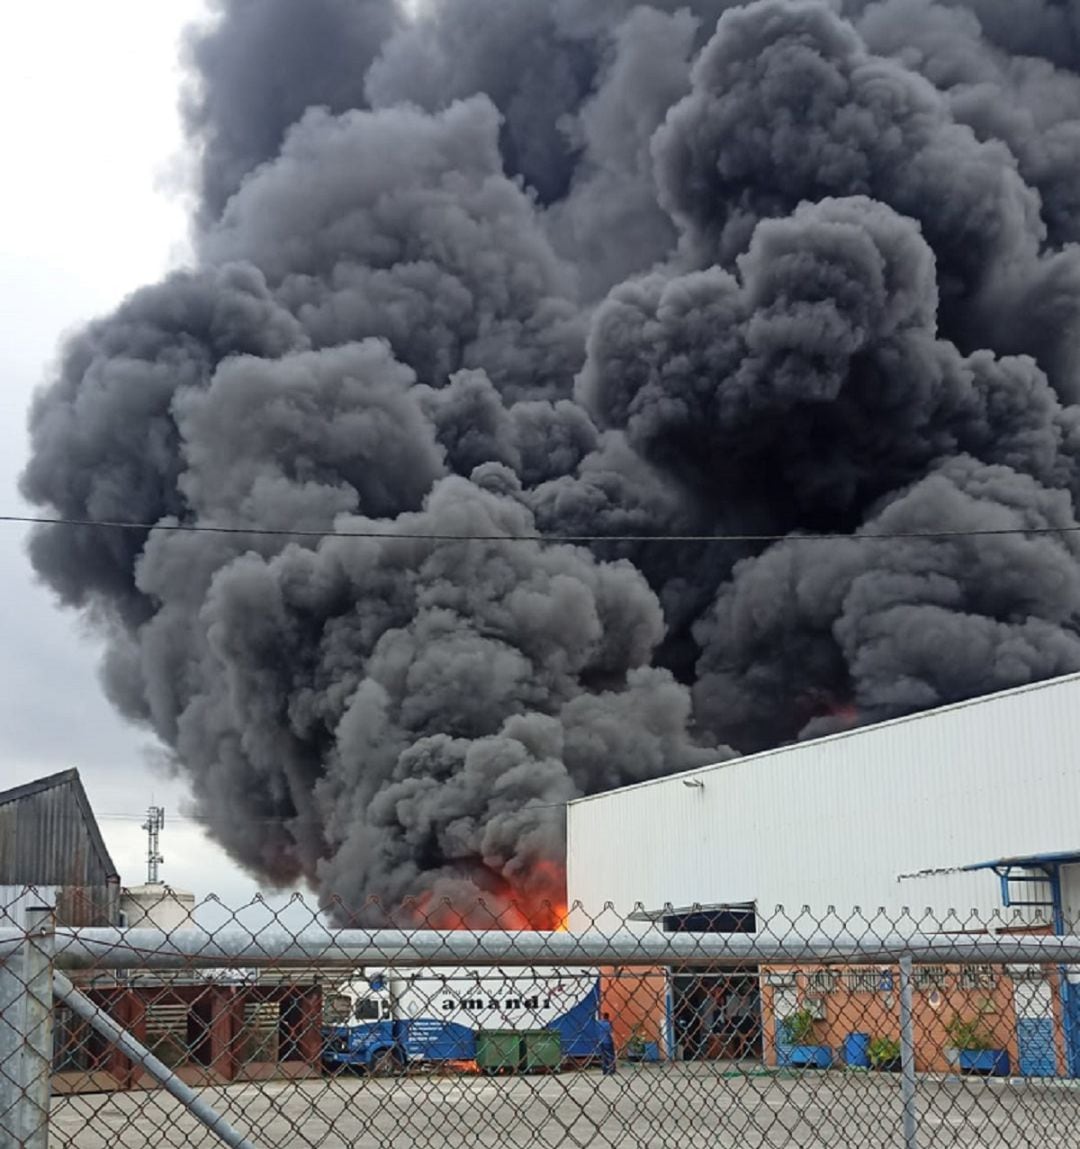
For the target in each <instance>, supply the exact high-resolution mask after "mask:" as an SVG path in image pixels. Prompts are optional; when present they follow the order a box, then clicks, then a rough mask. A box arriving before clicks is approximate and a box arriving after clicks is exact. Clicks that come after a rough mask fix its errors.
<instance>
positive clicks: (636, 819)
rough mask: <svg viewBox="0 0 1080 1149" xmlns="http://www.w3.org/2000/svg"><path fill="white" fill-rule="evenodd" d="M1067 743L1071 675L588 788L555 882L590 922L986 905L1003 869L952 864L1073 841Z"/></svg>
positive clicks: (1073, 688)
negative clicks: (635, 781)
mask: <svg viewBox="0 0 1080 1149" xmlns="http://www.w3.org/2000/svg"><path fill="white" fill-rule="evenodd" d="M1078 747H1080V675H1070V676H1068V677H1066V678H1061V679H1055V680H1053V681H1051V682H1046V683H1041V684H1037V685H1034V686H1028V687H1022V688H1020V689H1017V690H1012V691H1007V692H1004V693H1001V694H997V695H993V696H990V697H988V698H983V699H978V700H973V701H971V702H965V703H961V704H957V705H954V706H949V707H945V708H942V709H940V710H935V711H930V712H927V713H924V714H920V715H914V716H911V717H908V718H902V719H897V720H895V721H892V722H886V723H882V724H880V725H878V726H870V727H863V728H860V729H857V730H853V731H849V732H846V733H843V734H836V735H833V736H831V737H828V738H823V739H820V740H817V741H814V742H806V743H802V744H799V745H796V746H790V747H785V748H782V749H779V750H774V751H769V752H767V753H764V754H755V755H753V756H750V757H747V758H743V759H738V760H735V761H733V762H726V763H721V764H719V765H716V766H707V767H704V768H702V769H698V770H694V771H691V772H689V773H686V774H682V775H678V776H676V777H672V778H666V779H660V780H656V781H653V782H646V783H642V784H640V785H637V786H632V787H629V788H627V789H625V790H621V791H615V792H612V793H609V794H603V795H597V796H594V797H591V798H583V799H580V800H578V801H576V802H573V803H571V805H570V807H569V810H568V815H567V823H568V824H567V835H568V845H567V854H568V857H567V871H568V872H567V882H568V892H569V894H570V898H571V901H572V902H573V901H575V900H579V901H580V902H581V903H582V905H583V907H584V908H585V910H586V911H587V912H591V913H593V914H595V913H597V912H598V910H599V908H600V907H603V906H604V904H605V903H607V902H613V903H614V904H615V906H616V907H617V911H618V912H619V913H626V912H628V911H630V910H632V909H633V908H634V906H635V904H638V903H640V904H642V905H643V906H644V907H645V908H647V909H655V908H658V907H662V906H663V905H665V904H666V903H671V904H674V905H688V904H692V903H695V902H696V903H702V904H724V903H728V904H730V903H743V902H754V903H756V905H757V907H758V909H759V916H760V917H761V918H767V917H768V916H769V915H770V914H771V913H772V912H773V911H774V909H775V907H777V906H780V905H782V906H784V907H785V908H786V909H787V910H788V912H789V913H790V912H792V911H794V912H798V911H799V910H800V909H801V907H803V906H809V907H811V908H812V910H813V911H814V912H816V913H818V914H823V913H824V912H825V910H826V908H827V907H829V906H835V907H836V909H837V911H838V912H839V913H840V914H841V916H843V915H845V914H849V913H850V912H851V911H852V909H853V908H854V907H856V906H859V907H862V908H863V910H864V912H866V913H873V912H875V911H876V910H877V908H878V907H884V908H885V910H886V911H887V912H888V913H890V914H897V913H898V912H899V911H900V909H901V908H902V907H905V906H910V907H912V908H913V909H916V910H921V909H923V908H925V907H931V908H933V910H934V911H935V913H937V914H944V913H945V912H946V911H947V910H949V909H951V908H955V909H956V910H958V911H961V912H966V911H969V910H972V909H974V910H976V911H978V912H979V913H982V914H989V913H991V912H993V911H995V910H998V909H1000V907H1001V890H1000V885H999V882H998V879H997V878H996V877H995V876H994V875H993V874H992V873H989V872H977V873H964V872H960V869H961V867H964V866H967V865H970V864H972V863H977V862H983V861H985V860H987V859H992V858H1001V857H1009V856H1017V855H1030V854H1040V853H1042V854H1045V853H1053V852H1065V851H1072V850H1076V849H1077V848H1078V847H1080V760H1078V757H1077V752H1078ZM927 871H938V872H930V873H928V872H927ZM1033 892H1034V891H1033ZM1070 892H1071V891H1070Z"/></svg>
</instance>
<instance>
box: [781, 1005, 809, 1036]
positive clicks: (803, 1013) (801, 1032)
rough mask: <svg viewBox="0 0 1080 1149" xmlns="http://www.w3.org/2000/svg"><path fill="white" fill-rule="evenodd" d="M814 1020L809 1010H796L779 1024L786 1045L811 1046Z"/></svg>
mask: <svg viewBox="0 0 1080 1149" xmlns="http://www.w3.org/2000/svg"><path fill="white" fill-rule="evenodd" d="M815 1021H816V1018H815V1017H814V1014H813V1012H812V1011H811V1010H809V1009H797V1010H796V1011H795V1012H794V1013H793V1014H791V1015H790V1016H788V1017H785V1018H784V1020H783V1021H782V1022H781V1023H780V1025H781V1027H782V1028H783V1031H784V1040H785V1041H786V1042H787V1044H788V1045H813V1044H814V1023H815Z"/></svg>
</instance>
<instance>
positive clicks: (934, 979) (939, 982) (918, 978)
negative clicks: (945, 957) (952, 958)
mask: <svg viewBox="0 0 1080 1149" xmlns="http://www.w3.org/2000/svg"><path fill="white" fill-rule="evenodd" d="M945 977H946V973H945V967H944V966H943V965H918V966H916V967H915V969H914V971H913V972H912V983H913V985H914V987H915V988H916V989H920V990H924V991H927V992H932V991H933V990H935V989H944V988H945Z"/></svg>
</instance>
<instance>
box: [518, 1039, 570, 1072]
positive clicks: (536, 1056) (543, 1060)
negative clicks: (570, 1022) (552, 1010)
mask: <svg viewBox="0 0 1080 1149" xmlns="http://www.w3.org/2000/svg"><path fill="white" fill-rule="evenodd" d="M521 1042H522V1045H523V1046H524V1053H525V1059H524V1060H525V1072H526V1073H557V1072H558V1070H559V1066H561V1065H562V1037H561V1035H560V1034H558V1033H555V1032H554V1031H553V1030H550V1029H534V1030H528V1031H527V1032H525V1033H523V1034H522V1035H521Z"/></svg>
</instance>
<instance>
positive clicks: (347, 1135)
mask: <svg viewBox="0 0 1080 1149" xmlns="http://www.w3.org/2000/svg"><path fill="white" fill-rule="evenodd" d="M41 901H42V899H40V898H36V897H35V891H33V890H27V891H24V892H23V893H22V894H21V896H20V898H19V900H18V902H17V903H12V904H10V905H8V906H6V907H0V1004H2V1006H3V1011H2V1012H3V1016H2V1021H0V1144H2V1145H4V1146H7V1145H11V1146H20V1147H22V1149H49V1147H58V1146H73V1147H74V1146H77V1147H79V1149H99V1147H100V1149H118V1147H125V1149H128V1147H129V1149H143V1147H146V1149H150V1147H154V1149H156V1147H158V1146H167V1145H175V1146H192V1145H193V1146H198V1145H206V1146H216V1145H219V1144H226V1145H231V1146H238V1147H243V1149H247V1147H249V1146H250V1147H265V1149H269V1147H270V1146H275V1147H291V1146H297V1147H299V1146H328V1147H337V1146H342V1147H343V1146H395V1147H396V1146H406V1145H410V1146H411V1145H418V1146H424V1147H426V1146H431V1147H433V1149H434V1147H442V1146H459V1145H461V1146H464V1145H469V1146H492V1147H496V1146H499V1147H502V1146H510V1147H517V1146H521V1147H524V1146H538V1147H539V1146H552V1147H554V1146H586V1145H588V1146H592V1145H612V1146H657V1147H659V1146H671V1147H672V1149H675V1147H679V1149H682V1147H684V1146H702V1147H704V1146H709V1147H718V1146H731V1147H736V1146H738V1147H740V1149H743V1147H750V1146H868V1145H872V1146H893V1145H895V1146H905V1147H910V1146H924V1147H925V1146H951V1145H957V1146H1002V1147H1004V1146H1009V1147H1015V1146H1033V1147H1035V1146H1038V1147H1039V1149H1043V1147H1054V1146H1077V1145H1080V1104H1078V1101H1080V1092H1078V1089H1077V1081H1076V1077H1077V1071H1078V1066H1080V1059H1078V1051H1080V1025H1078V1024H1077V1019H1078V1016H1080V1010H1078V1008H1077V1003H1078V1001H1080V937H1077V936H1073V935H1077V934H1080V930H1076V929H1066V930H1065V931H1064V933H1063V932H1062V930H1061V923H1058V931H1057V932H1056V933H1055V932H1053V930H1052V929H1051V927H1050V926H1043V925H1042V924H1041V923H1039V922H1038V921H1037V920H1036V921H1035V924H1032V922H1031V920H1030V919H1029V920H1028V921H1027V922H1026V923H1024V924H1019V923H1017V922H1011V921H1009V920H1007V919H1006V918H1005V917H1002V918H1000V919H999V918H994V919H991V920H985V921H984V920H979V919H978V918H977V917H975V916H974V915H972V916H970V917H967V918H963V919H961V918H958V917H957V916H956V915H955V914H948V915H942V916H941V917H936V916H935V915H932V914H929V913H927V914H922V915H920V916H918V917H913V916H912V915H909V914H905V915H902V916H900V917H898V918H889V917H886V916H885V915H884V914H881V915H866V914H862V913H854V914H851V915H847V916H841V915H838V914H836V913H835V912H834V911H829V912H828V913H826V914H823V915H821V916H817V915H814V914H813V913H811V912H810V911H809V910H803V911H800V912H798V913H794V914H792V913H786V912H784V911H783V910H781V909H778V910H776V911H775V913H773V914H771V915H767V916H766V915H763V914H762V912H761V911H760V909H758V910H755V911H754V912H752V913H747V914H746V915H745V917H740V915H739V914H738V913H736V914H732V913H731V912H725V913H723V914H719V915H717V914H714V913H712V912H711V911H704V910H703V911H701V912H700V913H692V914H690V915H686V914H682V915H681V916H680V917H679V923H680V925H679V930H680V931H681V932H669V930H671V929H672V928H673V927H672V920H673V919H665V918H664V917H663V915H661V916H660V917H657V916H656V915H653V916H652V917H650V918H647V919H646V918H645V916H644V915H640V914H629V915H627V916H626V917H625V918H624V917H623V916H621V915H619V914H617V913H616V912H615V911H614V910H613V909H612V908H611V907H607V908H605V909H604V910H603V911H602V912H601V913H600V914H598V915H596V916H589V915H588V914H587V913H586V912H585V911H584V909H583V908H582V907H574V908H573V909H572V910H571V912H570V913H569V915H568V917H567V926H568V928H567V929H564V930H561V931H556V932H547V933H537V932H520V931H515V930H511V929H507V928H504V927H505V926H506V925H507V920H508V919H507V918H504V917H503V915H502V914H500V913H499V912H498V911H497V910H491V911H490V924H487V923H484V922H482V921H481V922H480V924H479V925H478V926H474V928H470V929H457V930H446V929H436V928H432V926H433V925H444V924H445V922H446V921H447V918H448V915H450V914H451V913H452V912H456V910H457V909H458V907H447V906H439V907H437V908H434V909H433V908H432V907H431V906H429V905H411V906H405V907H402V908H401V909H400V910H399V911H396V912H393V913H384V912H383V911H382V910H381V908H379V907H375V906H369V907H365V910H364V914H363V919H364V921H365V928H363V929H344V930H339V929H334V928H332V927H331V926H330V925H328V924H327V923H326V921H325V920H324V919H323V918H322V916H321V915H320V914H319V913H318V911H317V910H316V909H315V908H313V907H311V906H310V905H307V904H305V903H304V902H303V900H302V899H299V898H297V899H294V900H293V901H292V902H290V903H289V904H288V905H287V906H286V907H285V908H284V909H279V910H272V909H271V908H270V906H269V905H268V904H267V903H263V902H257V903H254V904H253V905H251V906H247V907H244V908H243V909H241V910H237V911H235V912H233V911H230V910H228V909H226V908H225V907H224V906H222V904H221V903H220V902H218V901H216V900H213V899H211V900H209V901H207V902H205V903H203V904H201V905H199V906H195V907H194V908H192V907H191V905H190V904H189V903H187V902H180V901H176V902H175V903H174V902H172V901H171V900H170V896H169V895H168V893H167V892H165V891H163V896H162V902H161V905H160V907H158V908H157V909H156V910H155V912H154V913H152V914H151V915H149V916H148V918H147V920H146V921H145V922H144V923H143V924H141V925H140V926H139V927H138V928H134V929H123V928H119V927H116V928H72V927H66V926H64V925H63V924H62V923H58V922H57V921H56V914H55V911H54V909H53V907H52V906H51V905H43V904H39V903H40V902H41ZM487 912H488V911H487V910H486V909H484V907H479V908H478V907H475V906H474V907H469V908H468V913H467V914H466V915H465V916H464V917H463V918H462V920H468V921H470V922H472V923H477V922H478V915H479V916H480V917H482V915H483V913H487ZM337 916H338V918H339V920H340V919H341V914H340V913H339V914H338V915H337ZM376 918H380V919H381V920H378V921H377V920H376ZM509 920H514V919H513V918H510V919H509Z"/></svg>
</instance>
